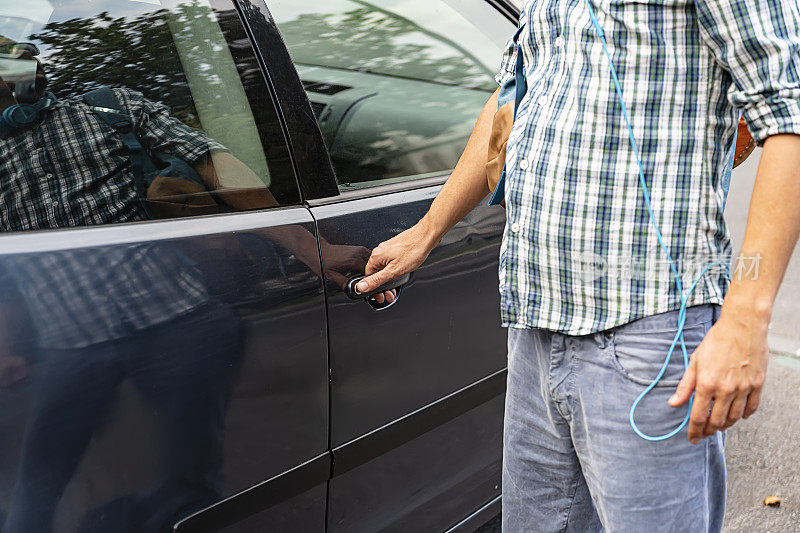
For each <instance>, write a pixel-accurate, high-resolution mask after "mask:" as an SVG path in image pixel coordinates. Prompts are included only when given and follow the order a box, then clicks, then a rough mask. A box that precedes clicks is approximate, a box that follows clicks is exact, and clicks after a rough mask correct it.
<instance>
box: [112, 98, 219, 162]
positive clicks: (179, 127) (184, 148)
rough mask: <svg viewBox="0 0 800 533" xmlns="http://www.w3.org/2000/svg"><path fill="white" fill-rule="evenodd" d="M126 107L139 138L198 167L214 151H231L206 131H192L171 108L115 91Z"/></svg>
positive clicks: (153, 147)
mask: <svg viewBox="0 0 800 533" xmlns="http://www.w3.org/2000/svg"><path fill="white" fill-rule="evenodd" d="M114 92H115V94H116V95H117V98H118V99H119V100H120V101H121V102H122V104H123V107H124V108H125V109H127V110H128V112H129V113H130V114H131V118H132V119H133V123H134V127H135V129H136V135H137V137H138V138H139V140H140V141H141V142H142V144H143V145H144V146H145V147H147V148H149V149H151V150H155V151H156V152H164V153H167V154H170V155H173V156H175V157H178V158H180V159H183V160H184V161H186V162H187V163H189V164H194V163H195V162H197V161H199V160H200V159H202V158H203V157H205V156H206V155H208V154H210V153H212V152H224V151H227V150H226V149H225V147H224V146H222V145H221V144H219V143H217V142H215V141H213V140H212V139H210V138H209V137H208V136H207V135H206V134H205V133H204V132H202V131H200V130H196V129H193V128H190V127H189V126H187V125H185V124H184V123H183V122H181V121H180V120H178V119H177V118H175V117H174V116H172V113H171V112H170V110H169V108H168V107H167V106H165V105H163V104H160V103H156V102H153V101H151V100H148V99H146V98H144V96H143V95H142V94H141V93H139V92H137V91H131V90H129V89H114Z"/></svg>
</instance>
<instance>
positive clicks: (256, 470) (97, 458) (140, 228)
mask: <svg viewBox="0 0 800 533" xmlns="http://www.w3.org/2000/svg"><path fill="white" fill-rule="evenodd" d="M287 228H288V229H287ZM296 228H303V229H304V230H305V231H308V232H311V233H313V232H314V225H313V220H312V218H311V216H310V214H309V212H308V210H306V209H305V208H302V207H297V208H287V209H277V210H273V211H269V212H262V213H248V214H232V215H225V216H217V217H204V218H193V219H185V220H177V221H168V222H158V223H136V224H129V225H116V226H106V227H100V228H91V229H81V230H66V231H53V232H40V233H23V234H14V235H7V236H3V237H2V238H0V239H1V240H2V242H3V246H2V251H1V252H0V261H2V262H3V264H4V265H29V266H30V265H40V264H41V265H48V264H50V263H51V262H58V261H63V260H71V257H72V255H73V254H78V255H77V256H76V257H77V258H79V259H80V260H81V261H83V264H85V265H86V266H85V269H81V268H80V267H76V268H75V273H76V274H77V276H78V278H77V280H76V281H80V276H82V275H85V276H87V277H88V278H92V277H93V276H97V275H98V273H97V271H96V269H94V266H95V265H97V264H102V263H103V262H110V261H111V260H113V259H114V258H116V257H118V254H120V253H122V254H123V256H124V254H126V253H132V254H151V255H157V256H159V257H160V258H165V257H170V256H178V257H182V258H187V260H188V261H191V264H193V265H194V266H196V267H197V269H198V271H199V272H200V274H201V276H200V277H197V278H195V279H197V280H198V281H199V282H202V283H204V284H205V285H206V286H207V287H208V288H209V289H210V291H211V292H212V293H213V295H214V296H213V298H214V304H213V305H214V306H216V307H217V308H219V309H220V310H221V313H222V314H223V315H224V316H226V317H229V318H230V320H228V321H227V322H226V321H224V320H223V321H221V322H220V321H217V320H216V319H214V318H213V317H210V318H208V319H206V318H203V317H205V316H206V315H204V314H202V313H201V315H200V316H201V319H199V320H198V321H197V322H196V323H195V324H194V325H193V326H192V328H193V331H195V333H194V335H198V336H201V337H202V338H206V337H207V338H208V340H209V342H210V343H211V344H210V345H208V346H207V348H206V349H204V350H203V352H201V353H186V352H185V350H184V349H183V348H182V346H181V344H183V343H181V342H179V341H178V339H175V344H166V345H163V346H162V345H160V344H157V343H158V342H160V339H162V338H163V339H167V340H169V339H170V338H171V337H170V336H169V335H170V332H169V331H168V332H167V334H166V335H164V336H162V337H153V339H154V342H155V343H156V344H155V345H154V346H156V347H158V348H156V349H157V350H158V351H157V352H155V353H154V354H149V355H148V356H144V357H141V358H140V357H139V356H136V355H132V356H129V359H127V360H125V361H122V357H120V358H119V359H117V358H115V357H111V358H109V359H108V360H107V361H105V362H98V365H99V366H97V367H96V368H95V369H94V371H93V372H92V374H91V375H92V376H93V378H92V380H91V381H87V382H83V381H82V382H80V383H78V382H74V383H70V382H69V380H71V379H77V377H78V376H80V375H82V374H80V373H78V372H72V370H74V369H76V368H77V367H75V365H72V366H67V367H64V366H63V365H62V367H61V368H60V369H59V372H60V373H59V374H56V375H52V374H51V373H50V372H49V371H48V367H49V365H50V364H51V363H50V362H49V361H48V360H47V359H46V358H45V359H43V355H42V353H41V351H40V350H38V349H37V348H35V344H36V343H35V342H34V341H35V339H34V336H35V335H36V331H37V329H40V327H41V326H42V325H39V324H37V321H38V320H40V319H41V317H39V316H36V315H32V316H30V317H29V319H30V322H29V323H28V326H27V328H26V329H25V330H24V331H26V332H29V333H26V334H25V335H23V336H21V338H19V339H18V344H17V345H18V347H19V348H20V350H19V352H18V353H19V354H20V355H21V356H22V357H23V358H24V359H25V360H26V361H27V362H28V370H27V372H28V378H27V379H26V380H25V381H24V382H23V383H22V384H20V385H19V386H17V387H13V388H12V389H8V390H3V391H2V392H0V398H2V404H3V409H2V413H3V416H2V420H0V425H1V426H2V429H1V430H0V434H2V435H3V437H2V439H0V443H1V444H2V446H1V447H2V450H0V452H1V453H0V456H2V458H3V459H2V464H1V465H0V469H1V471H2V476H0V479H4V480H9V481H13V480H14V479H15V477H17V469H18V468H19V465H20V461H21V454H22V453H23V449H25V450H27V451H26V453H27V454H29V455H30V454H34V456H29V457H28V462H29V463H33V464H34V466H37V465H38V466H39V467H42V466H43V465H47V464H50V463H52V462H53V461H56V463H54V464H55V465H59V464H61V461H62V460H63V461H67V460H69V459H72V458H71V457H69V456H68V454H67V452H64V454H65V455H64V456H63V457H61V458H60V457H59V455H60V454H61V453H62V452H61V451H59V450H60V449H61V448H60V447H58V446H57V447H56V448H54V450H55V452H54V453H55V454H56V457H55V458H54V457H46V456H42V455H41V454H42V453H44V450H47V449H49V448H48V446H49V445H43V446H44V447H43V448H42V447H41V446H40V450H39V451H36V450H33V451H31V450H30V449H28V447H27V445H26V444H25V443H26V442H27V440H26V439H30V438H31V437H30V434H31V428H32V427H38V433H39V434H40V436H42V437H44V438H43V440H44V441H45V442H49V441H50V440H51V439H58V440H60V441H61V443H64V442H66V441H64V439H65V438H67V436H69V435H70V432H71V431H73V430H72V429H71V428H74V427H75V425H76V423H77V419H72V418H71V417H73V416H90V413H91V410H92V409H91V407H89V408H87V407H86V406H87V405H90V404H91V402H92V398H95V397H97V398H98V399H99V400H102V401H103V402H104V403H107V404H108V408H107V413H106V414H105V416H103V417H101V418H99V419H98V420H97V421H96V424H95V427H94V428H93V429H94V435H95V436H94V437H93V439H92V441H91V443H90V444H89V447H88V449H87V450H86V452H85V454H78V455H77V456H76V457H74V459H79V463H78V465H77V467H76V469H75V472H74V475H72V476H70V477H69V479H68V482H67V483H65V491H64V495H63V498H61V504H60V505H59V507H58V509H57V511H56V523H57V524H58V526H59V530H61V531H70V530H73V528H74V527H76V526H77V525H78V524H80V523H81V522H83V523H84V524H85V523H93V522H92V520H97V519H98V513H99V511H103V510H105V511H108V514H110V515H112V516H115V515H116V518H120V517H122V516H127V514H126V513H123V512H122V511H119V506H120V505H121V504H120V502H121V501H122V502H125V501H127V500H130V499H131V498H134V497H135V498H139V497H140V496H141V495H142V494H145V493H150V491H153V490H156V491H158V490H160V487H161V485H160V484H161V483H162V481H163V480H164V478H168V477H169V476H170V475H171V474H172V473H171V472H170V465H168V464H165V463H164V461H165V460H166V458H169V457H171V456H175V454H177V455H178V456H180V455H186V454H190V453H193V452H195V450H202V449H204V448H206V447H208V448H213V449H217V448H218V449H219V450H221V454H218V455H216V456H215V455H214V453H213V452H210V453H208V454H206V455H203V456H202V459H203V460H205V461H210V462H211V463H213V464H210V465H205V466H200V465H198V466H197V470H198V471H199V472H202V473H203V474H204V475H206V476H208V477H210V478H218V479H219V481H221V486H220V487H219V492H218V494H217V495H216V496H215V497H222V496H229V495H232V494H235V493H238V492H240V491H242V490H244V489H247V488H248V487H251V486H253V485H255V484H257V483H259V482H261V481H263V480H265V479H268V478H270V477H272V476H275V475H277V474H280V473H282V472H284V471H286V470H289V469H291V468H293V467H294V466H296V465H297V464H299V463H302V462H304V461H307V460H309V459H311V458H313V457H315V456H317V455H319V454H321V453H325V452H326V450H327V448H328V389H327V380H328V365H327V358H326V355H325V354H326V350H327V348H326V329H325V311H324V299H323V292H322V285H321V282H320V279H319V277H318V276H317V274H316V273H315V272H313V271H312V270H311V269H310V268H309V267H308V266H307V265H305V264H302V263H300V262H299V261H298V260H297V259H296V258H295V257H294V256H293V255H291V254H290V253H289V252H287V251H286V250H284V249H283V248H282V247H281V246H279V245H277V244H276V240H278V241H280V240H281V239H282V238H283V234H284V233H285V232H287V231H294V230H295V229H296ZM243 248H246V250H243ZM113 266H114V267H119V269H118V270H115V269H114V268H112V269H111V270H110V271H108V272H104V273H103V275H104V276H111V282H112V283H113V284H115V285H119V286H120V287H124V285H125V283H126V279H125V277H124V275H125V270H124V269H123V268H122V267H123V266H124V265H118V264H117V265H113ZM162 274H163V276H164V281H165V282H167V283H170V282H171V279H172V276H173V274H174V273H173V272H170V271H163V272H162ZM115 276H116V277H115ZM73 279H74V278H73ZM76 285H77V286H83V285H82V284H81V283H76ZM21 289H22V290H25V287H21ZM37 290H39V291H40V295H41V297H42V298H45V299H47V298H51V297H57V296H58V294H59V293H61V292H62V291H63V292H67V293H69V292H71V291H73V290H74V286H67V285H64V280H63V279H61V278H60V277H59V276H53V281H52V282H51V283H48V284H46V285H42V286H40V287H37ZM145 296H146V295H145ZM99 298H103V296H102V295H92V294H90V293H86V294H83V295H82V298H81V299H80V300H79V301H76V302H74V303H75V306H76V312H80V309H81V308H83V306H91V305H101V304H103V302H102V301H101V300H99ZM19 312H20V314H22V313H24V309H22V308H20V309H19ZM231 321H232V322H233V323H234V324H235V326H234V327H235V330H236V332H235V333H234V334H233V335H234V336H235V339H236V341H235V342H241V346H240V348H239V349H237V350H233V351H228V352H224V353H225V355H224V357H225V358H226V359H225V360H224V361H215V359H214V358H216V357H217V355H215V354H218V353H222V352H219V350H217V348H218V347H217V346H215V345H213V343H214V342H215V341H216V340H217V339H221V340H219V342H230V341H229V340H225V339H230V336H221V337H218V336H215V335H214V332H213V331H207V330H209V329H213V328H215V327H217V326H219V325H220V324H230V323H231ZM37 326H39V327H37ZM45 326H46V327H50V326H52V324H48V325H45ZM219 327H222V326H219ZM151 334H152V335H156V333H152V330H150V329H147V330H143V331H142V332H140V333H139V340H142V341H147V340H148V335H151ZM159 335H162V334H159ZM189 344H191V343H189V342H187V345H189ZM143 355H144V354H143ZM151 356H155V357H156V359H155V361H156V362H155V363H153V362H152V357H151ZM172 357H174V359H171V358H172ZM76 364H78V363H76ZM87 364H89V363H88V362H87ZM92 364H93V363H92ZM121 367H124V371H122V370H120V368H121ZM78 370H79V369H78ZM209 372H211V375H208V373H209ZM48 374H50V375H49V376H48ZM204 376H205V377H204ZM45 378H46V379H45ZM209 380H210V381H209ZM43 382H44V383H47V388H45V389H43V388H42V383H43ZM198 388H205V390H198ZM101 389H102V391H103V392H102V393H101V392H98V391H100V390H101ZM170 391H175V392H176V394H170ZM96 393H97V394H96ZM98 394H102V395H103V396H97V395H98ZM53 395H58V396H56V397H55V399H51V397H53ZM215 395H216V396H217V398H216V399H215V398H213V396H215ZM184 400H188V402H187V404H186V405H181V402H182V401H184ZM206 400H210V405H208V407H203V406H204V405H206ZM53 401H55V402H56V404H55V405H56V407H57V411H56V412H55V418H53V414H51V415H48V416H44V415H43V414H42V412H41V407H38V406H40V405H53ZM165 402H167V403H165ZM87 409H88V411H87ZM204 409H209V411H207V412H206V411H204ZM58 412H61V413H62V414H61V415H58ZM72 413H75V414H72ZM203 413H205V414H203ZM193 416H201V418H200V419H198V421H197V422H193V420H194V418H193ZM206 417H208V418H214V419H216V423H215V425H214V427H211V428H209V427H206V425H205V424H204V423H203V422H202V420H204V419H205V418H206ZM182 420H188V422H186V423H185V425H184V423H183V422H181V421H182ZM165 422H168V423H171V424H173V425H174V428H172V429H171V428H170V427H168V426H164V423H165ZM26 428H27V430H26ZM65 431H66V432H67V433H64V432H65ZM74 431H78V430H77V429H75V430H74ZM26 434H27V435H28V436H27V437H24V436H25V435H26ZM40 440H42V439H40ZM215 441H220V444H221V446H218V447H215V446H216V445H212V444H213V442H215ZM53 444H54V445H55V442H54V443H53ZM179 446H180V447H182V449H176V447H179ZM187 446H188V447H187ZM198 453H200V452H198ZM204 464H205V463H204ZM51 470H52V469H51ZM325 474H327V472H325ZM53 475H55V474H53ZM320 481H324V477H323V479H322V480H318V481H317V484H318V483H319V482H320ZM57 485H58V482H57V480H53V486H54V487H55V486H57ZM2 494H3V495H4V496H5V497H4V499H6V498H10V495H11V485H10V484H9V483H8V481H6V482H5V483H3V487H2ZM133 495H135V496H133ZM181 496H182V494H181V493H180V492H173V491H169V490H168V491H167V493H166V494H164V495H163V499H164V500H169V498H171V497H181ZM323 503H324V502H322V503H320V504H319V511H320V512H323V510H324V505H323ZM109 505H113V507H109ZM109 509H110V511H109ZM87 521H88V522H87Z"/></svg>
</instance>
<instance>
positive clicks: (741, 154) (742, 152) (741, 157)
mask: <svg viewBox="0 0 800 533" xmlns="http://www.w3.org/2000/svg"><path fill="white" fill-rule="evenodd" d="M755 149H756V142H755V141H754V140H753V136H752V135H750V130H748V129H747V123H746V122H745V121H744V119H742V120H740V121H739V132H738V133H737V135H736V152H735V153H736V155H735V157H734V158H733V168H736V167H738V166H739V165H741V164H742V163H744V162H745V160H747V158H748V157H749V156H750V154H752V153H753V150H755Z"/></svg>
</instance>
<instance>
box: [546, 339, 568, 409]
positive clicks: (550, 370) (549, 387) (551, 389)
mask: <svg viewBox="0 0 800 533" xmlns="http://www.w3.org/2000/svg"><path fill="white" fill-rule="evenodd" d="M557 335H561V334H560V333H553V334H552V335H551V336H550V356H549V361H548V365H547V368H548V372H547V391H548V394H549V396H550V398H549V400H550V402H551V403H552V404H553V406H554V407H555V408H556V411H558V414H560V415H561V417H562V418H563V419H564V420H566V421H570V420H571V418H570V413H565V412H564V410H563V409H562V406H561V401H560V400H559V399H558V395H557V394H556V387H555V386H553V371H554V370H555V367H556V365H555V362H554V361H553V346H554V345H555V341H556V336H557ZM562 337H563V339H564V351H565V352H566V351H567V350H568V349H569V346H568V345H567V340H568V339H569V337H568V336H566V335H562ZM560 384H561V382H559V385H560Z"/></svg>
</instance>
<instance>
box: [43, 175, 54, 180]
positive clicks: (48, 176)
mask: <svg viewBox="0 0 800 533" xmlns="http://www.w3.org/2000/svg"><path fill="white" fill-rule="evenodd" d="M44 177H45V178H47V179H49V180H51V179H53V175H52V174H45V176H44Z"/></svg>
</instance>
